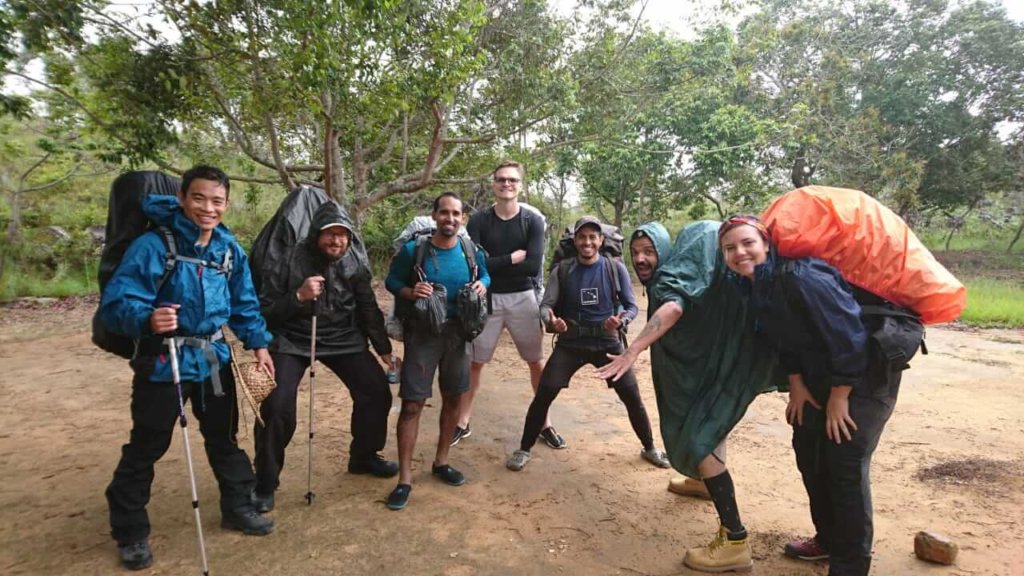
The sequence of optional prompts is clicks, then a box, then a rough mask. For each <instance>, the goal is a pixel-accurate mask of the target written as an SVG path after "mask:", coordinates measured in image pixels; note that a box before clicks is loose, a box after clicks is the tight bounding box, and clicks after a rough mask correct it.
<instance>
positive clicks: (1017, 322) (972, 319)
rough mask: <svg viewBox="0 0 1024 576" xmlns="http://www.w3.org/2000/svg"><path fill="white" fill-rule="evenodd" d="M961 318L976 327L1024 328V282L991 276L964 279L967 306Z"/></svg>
mask: <svg viewBox="0 0 1024 576" xmlns="http://www.w3.org/2000/svg"><path fill="white" fill-rule="evenodd" d="M960 320H961V321H963V322H964V323H966V324H971V325H975V326H1002V327H1006V328H1022V327H1024V283H1022V282H1021V281H1019V280H1018V281H1017V282H1008V281H1000V280H994V279H991V278H977V279H971V280H969V281H968V282H967V308H965V309H964V313H963V315H962V316H961V317H960Z"/></svg>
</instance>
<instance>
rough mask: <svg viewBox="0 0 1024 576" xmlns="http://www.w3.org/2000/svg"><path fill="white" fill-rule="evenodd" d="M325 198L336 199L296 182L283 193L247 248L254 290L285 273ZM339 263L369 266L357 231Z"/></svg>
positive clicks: (257, 291) (261, 287)
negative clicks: (296, 184) (278, 202)
mask: <svg viewBox="0 0 1024 576" xmlns="http://www.w3.org/2000/svg"><path fill="white" fill-rule="evenodd" d="M325 202H335V201H334V200H332V199H331V198H330V197H329V196H328V195H327V193H326V192H324V191H323V190H321V189H319V188H313V187H311V186H298V187H296V188H295V189H293V190H292V191H291V192H289V193H288V195H287V196H285V198H284V200H282V201H281V205H280V206H279V207H278V208H277V212H274V215H273V216H272V217H271V218H270V220H268V221H267V223H266V224H264V225H263V229H262V230H260V233H259V234H258V235H257V236H256V240H254V241H253V243H252V248H251V249H250V250H249V260H250V262H251V268H252V282H253V286H254V287H255V288H256V293H257V294H258V293H260V291H261V290H262V289H263V285H264V283H267V282H272V281H273V280H274V279H275V277H276V276H277V275H279V274H284V275H287V274H288V272H287V270H288V262H289V261H291V258H292V254H293V253H294V251H295V247H296V246H298V244H299V242H301V241H302V240H304V239H305V238H306V236H308V235H309V226H310V223H311V222H312V221H313V215H314V214H316V211H317V209H318V208H320V206H321V205H322V204H324V203H325ZM335 204H337V202H335ZM338 208H339V210H340V211H341V212H342V214H345V215H346V216H347V215H348V212H347V211H346V210H345V208H344V207H343V206H341V205H340V204H338ZM342 263H343V265H344V266H350V265H351V266H356V265H359V266H363V267H365V268H366V269H369V268H370V259H369V257H368V256H367V254H366V246H365V245H364V244H363V241H362V239H361V238H360V237H359V235H358V234H353V235H352V238H351V239H350V240H349V250H347V251H346V252H345V255H344V256H343V257H342Z"/></svg>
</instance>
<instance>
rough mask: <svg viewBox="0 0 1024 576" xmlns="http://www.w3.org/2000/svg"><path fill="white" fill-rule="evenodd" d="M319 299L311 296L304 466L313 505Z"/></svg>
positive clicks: (307, 495) (310, 502)
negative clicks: (311, 325)
mask: <svg viewBox="0 0 1024 576" xmlns="http://www.w3.org/2000/svg"><path fill="white" fill-rule="evenodd" d="M319 305H320V301H319V300H318V299H317V298H313V329H312V334H311V335H310V337H309V462H308V463H307V467H306V504H307V505H309V506H312V505H313V498H315V497H316V495H315V494H313V380H314V379H315V378H316V313H317V308H318V307H319Z"/></svg>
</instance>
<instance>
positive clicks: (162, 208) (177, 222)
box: [142, 194, 234, 244]
mask: <svg viewBox="0 0 1024 576" xmlns="http://www.w3.org/2000/svg"><path fill="white" fill-rule="evenodd" d="M142 212H143V213H144V214H145V215H146V217H147V218H149V221H150V222H152V223H153V224H154V225H155V226H165V227H167V228H169V229H170V230H171V231H172V232H174V235H175V236H179V237H181V238H182V239H184V240H186V241H187V242H188V243H189V244H194V243H196V242H197V241H198V240H199V226H197V225H196V223H195V222H193V221H191V220H189V218H188V216H185V212H184V211H183V210H182V209H181V203H180V202H178V197H177V196H168V195H165V194H151V195H149V196H146V198H145V199H143V200H142ZM222 237H223V238H226V239H228V240H234V236H232V235H231V232H230V231H229V230H228V228H227V226H225V225H224V223H223V222H221V223H220V224H218V225H217V228H216V229H214V231H213V235H212V236H211V237H210V240H211V241H213V239H214V238H218V239H219V238H222Z"/></svg>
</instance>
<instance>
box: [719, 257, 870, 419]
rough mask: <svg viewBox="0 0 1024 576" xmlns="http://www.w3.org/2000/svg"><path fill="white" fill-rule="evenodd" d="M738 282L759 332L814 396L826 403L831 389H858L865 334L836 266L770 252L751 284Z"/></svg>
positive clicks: (864, 361) (857, 308) (865, 356)
mask: <svg viewBox="0 0 1024 576" xmlns="http://www.w3.org/2000/svg"><path fill="white" fill-rule="evenodd" d="M790 263H791V264H790ZM733 275H734V276H735V274H733ZM739 282H740V286H741V287H743V289H744V291H745V292H746V293H747V294H748V295H749V297H750V305H751V311H752V312H753V313H754V317H755V319H756V320H755V321H756V329H757V331H758V332H759V333H760V334H761V335H763V336H765V337H767V338H768V339H769V340H771V341H772V343H773V344H774V345H775V346H776V347H777V349H778V351H779V360H780V362H781V363H782V367H783V368H784V369H785V370H786V371H787V373H789V374H797V373H799V374H802V375H803V376H804V383H805V384H806V385H807V387H808V388H809V389H810V390H811V392H812V394H814V396H815V398H817V399H818V400H819V401H825V400H827V399H828V394H829V389H830V388H831V387H832V386H854V387H857V386H859V385H861V383H862V382H863V379H864V373H865V370H866V368H867V360H868V354H867V330H865V328H864V322H863V321H862V320H861V309H860V305H859V304H858V303H857V301H856V300H855V299H854V296H853V292H852V290H851V289H850V286H849V285H848V284H847V283H846V280H844V279H843V277H842V276H841V275H840V274H839V272H838V271H836V269H835V268H833V267H831V266H829V265H828V264H826V263H825V262H824V261H822V260H818V259H817V258H801V259H799V260H790V259H788V258H782V257H777V256H775V252H774V251H773V252H771V253H770V254H769V258H768V260H767V261H766V262H764V263H762V264H759V265H758V266H757V268H756V269H755V271H754V282H753V283H751V282H750V281H748V280H746V279H744V278H740V279H739Z"/></svg>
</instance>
